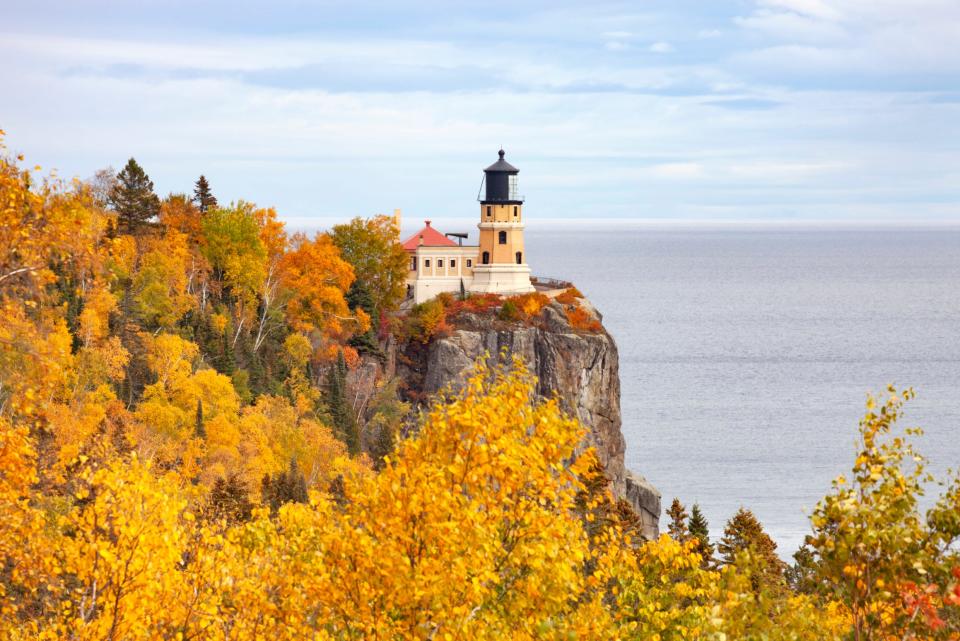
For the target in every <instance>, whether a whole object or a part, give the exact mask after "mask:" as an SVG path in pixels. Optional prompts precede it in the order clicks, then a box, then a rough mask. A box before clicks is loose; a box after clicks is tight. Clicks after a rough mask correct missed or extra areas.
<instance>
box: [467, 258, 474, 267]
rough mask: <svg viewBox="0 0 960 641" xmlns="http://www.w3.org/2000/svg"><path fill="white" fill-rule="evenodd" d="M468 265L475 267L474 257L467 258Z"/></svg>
mask: <svg viewBox="0 0 960 641" xmlns="http://www.w3.org/2000/svg"><path fill="white" fill-rule="evenodd" d="M467 267H473V259H472V258H468V259H467Z"/></svg>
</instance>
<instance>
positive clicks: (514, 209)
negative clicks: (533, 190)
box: [513, 205, 517, 218]
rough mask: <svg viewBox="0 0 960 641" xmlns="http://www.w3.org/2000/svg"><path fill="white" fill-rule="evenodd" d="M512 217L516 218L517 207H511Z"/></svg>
mask: <svg viewBox="0 0 960 641" xmlns="http://www.w3.org/2000/svg"><path fill="white" fill-rule="evenodd" d="M513 217H514V218H516V217H517V206H516V205H514V206H513Z"/></svg>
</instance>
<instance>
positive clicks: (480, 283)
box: [470, 149, 534, 294]
mask: <svg viewBox="0 0 960 641" xmlns="http://www.w3.org/2000/svg"><path fill="white" fill-rule="evenodd" d="M499 153H500V159H499V160H498V161H497V162H495V163H493V164H492V165H490V166H489V167H487V168H486V169H484V170H483V173H484V185H485V186H486V191H485V192H484V196H483V199H482V200H481V201H480V223H479V224H478V225H477V227H478V228H479V229H480V251H479V255H478V256H477V259H478V260H477V264H476V265H475V266H474V268H473V283H472V284H471V286H470V291H473V292H490V293H495V294H522V293H525V292H532V291H534V289H533V285H531V284H530V267H529V266H528V265H527V261H526V255H525V254H524V249H523V197H522V196H520V193H519V192H518V190H517V174H518V173H520V170H519V169H517V168H516V167H514V166H513V165H511V164H510V163H508V162H507V161H506V160H504V158H503V156H504V151H503V149H501V150H500V152H499Z"/></svg>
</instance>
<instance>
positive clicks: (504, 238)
mask: <svg viewBox="0 0 960 641" xmlns="http://www.w3.org/2000/svg"><path fill="white" fill-rule="evenodd" d="M500 244H501V245H506V244H507V232H505V231H502V232H500Z"/></svg>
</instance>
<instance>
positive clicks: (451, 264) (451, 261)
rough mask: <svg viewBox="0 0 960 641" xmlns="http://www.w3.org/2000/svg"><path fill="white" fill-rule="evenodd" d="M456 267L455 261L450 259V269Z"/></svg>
mask: <svg viewBox="0 0 960 641" xmlns="http://www.w3.org/2000/svg"><path fill="white" fill-rule="evenodd" d="M456 266H457V259H455V258H451V259H450V268H451V269H452V268H454V267H456Z"/></svg>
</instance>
